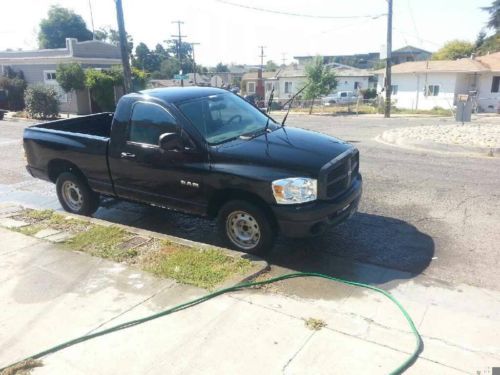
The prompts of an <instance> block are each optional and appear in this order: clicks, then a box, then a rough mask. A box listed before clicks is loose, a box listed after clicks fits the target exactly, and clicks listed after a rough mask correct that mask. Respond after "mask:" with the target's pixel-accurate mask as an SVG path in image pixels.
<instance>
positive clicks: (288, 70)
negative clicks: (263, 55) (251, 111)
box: [242, 63, 373, 80]
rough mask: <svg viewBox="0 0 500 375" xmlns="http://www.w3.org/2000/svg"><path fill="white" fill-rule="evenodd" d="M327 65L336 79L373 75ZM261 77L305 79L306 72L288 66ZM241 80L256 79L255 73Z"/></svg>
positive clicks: (356, 69)
mask: <svg viewBox="0 0 500 375" xmlns="http://www.w3.org/2000/svg"><path fill="white" fill-rule="evenodd" d="M328 65H329V66H330V67H331V68H332V70H333V71H334V72H335V74H336V75H337V76H338V77H369V76H371V75H373V73H370V72H368V70H366V69H358V68H354V67H352V66H348V65H343V64H338V63H330V64H328ZM262 76H263V78H265V79H273V78H293V77H305V76H306V72H305V66H304V65H289V66H287V67H285V68H283V69H278V70H277V71H275V72H263V74H262ZM242 79H243V80H251V79H257V72H249V73H246V74H245V75H244V76H243V78H242Z"/></svg>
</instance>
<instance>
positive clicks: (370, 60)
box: [293, 46, 432, 69]
mask: <svg viewBox="0 0 500 375" xmlns="http://www.w3.org/2000/svg"><path fill="white" fill-rule="evenodd" d="M431 55H432V53H431V52H429V51H425V50H423V49H420V48H416V47H413V46H404V47H402V48H399V49H396V50H394V51H392V63H393V64H400V63H403V62H407V61H425V60H429V59H430V58H431ZM322 57H323V61H324V63H325V64H328V63H338V64H344V65H348V66H352V67H355V68H359V69H371V68H373V67H374V66H375V64H376V63H379V62H380V61H381V60H380V53H379V52H368V53H356V54H353V55H330V56H322ZM293 58H294V59H296V60H297V61H298V62H299V65H306V64H308V63H310V62H311V61H312V59H313V58H314V56H294V57H293Z"/></svg>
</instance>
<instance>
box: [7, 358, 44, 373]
mask: <svg viewBox="0 0 500 375" xmlns="http://www.w3.org/2000/svg"><path fill="white" fill-rule="evenodd" d="M42 366H43V362H42V361H41V360H39V359H28V360H26V361H22V362H19V363H17V364H15V365H14V366H10V367H7V368H6V369H4V370H3V371H2V372H1V373H0V375H28V374H30V373H31V370H33V369H34V368H35V367H42Z"/></svg>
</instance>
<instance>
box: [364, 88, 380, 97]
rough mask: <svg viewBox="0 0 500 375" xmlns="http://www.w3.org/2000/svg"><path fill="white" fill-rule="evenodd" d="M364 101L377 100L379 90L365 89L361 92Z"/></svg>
mask: <svg viewBox="0 0 500 375" xmlns="http://www.w3.org/2000/svg"><path fill="white" fill-rule="evenodd" d="M361 94H362V95H363V99H375V98H376V97H377V89H365V90H361Z"/></svg>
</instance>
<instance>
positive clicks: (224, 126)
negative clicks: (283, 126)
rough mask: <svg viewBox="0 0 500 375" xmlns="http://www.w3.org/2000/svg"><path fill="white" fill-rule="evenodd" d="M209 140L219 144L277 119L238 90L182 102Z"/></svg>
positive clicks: (258, 130) (271, 126)
mask: <svg viewBox="0 0 500 375" xmlns="http://www.w3.org/2000/svg"><path fill="white" fill-rule="evenodd" d="M178 107H179V109H180V110H181V111H182V113H184V115H185V116H186V117H187V118H188V119H189V120H190V121H191V122H192V123H193V125H194V126H195V127H196V128H197V129H198V130H199V132H200V133H201V134H202V135H203V137H204V138H205V139H206V141H207V142H208V143H209V144H217V143H223V142H226V141H229V140H231V139H235V138H238V137H243V136H249V137H251V136H254V135H257V134H260V133H261V132H263V131H264V130H265V128H266V124H267V123H268V120H269V123H268V124H267V125H268V128H269V129H270V130H274V129H275V128H276V127H277V125H276V123H275V122H274V121H273V120H272V119H270V118H269V117H267V116H266V115H264V114H263V113H262V112H261V111H259V110H258V109H257V108H255V107H254V106H253V105H251V104H250V103H248V102H247V101H246V100H244V99H242V98H240V97H239V96H237V95H234V94H230V93H227V94H220V95H211V96H209V97H205V98H201V99H196V100H193V101H190V102H186V103H181V104H179V105H178Z"/></svg>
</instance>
